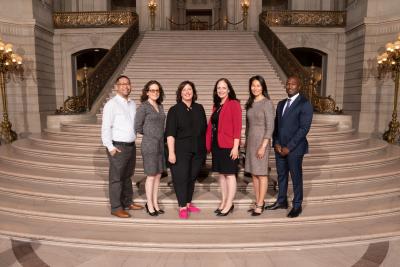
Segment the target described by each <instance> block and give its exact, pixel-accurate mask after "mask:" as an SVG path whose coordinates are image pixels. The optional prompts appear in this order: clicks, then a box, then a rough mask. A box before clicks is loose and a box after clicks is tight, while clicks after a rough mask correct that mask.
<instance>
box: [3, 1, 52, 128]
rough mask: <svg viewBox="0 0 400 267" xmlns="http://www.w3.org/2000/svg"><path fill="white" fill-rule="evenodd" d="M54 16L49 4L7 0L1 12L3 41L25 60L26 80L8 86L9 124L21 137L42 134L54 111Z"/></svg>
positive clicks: (15, 79)
mask: <svg viewBox="0 0 400 267" xmlns="http://www.w3.org/2000/svg"><path fill="white" fill-rule="evenodd" d="M15 10H18V12H15ZM51 16H52V6H51V2H49V1H39V0H32V1H25V0H14V1H7V2H2V8H1V9H0V33H1V36H2V39H3V40H4V41H5V42H11V43H12V44H14V49H15V51H16V52H17V53H18V54H20V55H22V57H23V60H24V62H23V66H24V79H23V80H22V81H21V80H19V79H17V78H15V77H11V80H10V81H9V82H8V83H7V84H6V88H7V94H8V97H7V100H8V111H9V117H10V121H11V123H12V124H13V129H14V130H16V132H17V133H18V134H20V135H26V134H28V133H31V132H40V130H41V128H43V127H44V124H43V123H44V122H45V121H46V116H47V114H50V113H52V112H54V109H55V91H54V60H53V28H52V18H51Z"/></svg>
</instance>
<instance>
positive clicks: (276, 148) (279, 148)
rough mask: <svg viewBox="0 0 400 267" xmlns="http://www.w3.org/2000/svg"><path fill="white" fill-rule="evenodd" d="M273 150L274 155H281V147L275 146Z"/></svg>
mask: <svg viewBox="0 0 400 267" xmlns="http://www.w3.org/2000/svg"><path fill="white" fill-rule="evenodd" d="M274 149H275V152H276V153H279V154H281V152H282V147H281V145H278V144H276V145H275V146H274Z"/></svg>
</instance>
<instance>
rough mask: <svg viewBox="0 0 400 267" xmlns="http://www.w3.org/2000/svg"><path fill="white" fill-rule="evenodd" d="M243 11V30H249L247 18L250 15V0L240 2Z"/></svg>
mask: <svg viewBox="0 0 400 267" xmlns="http://www.w3.org/2000/svg"><path fill="white" fill-rule="evenodd" d="M240 6H241V7H242V11H243V30H245V31H247V18H248V16H249V7H250V0H242V1H241V3H240Z"/></svg>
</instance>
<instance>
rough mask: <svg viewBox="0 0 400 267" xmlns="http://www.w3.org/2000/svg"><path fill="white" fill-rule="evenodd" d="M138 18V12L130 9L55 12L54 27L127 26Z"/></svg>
mask: <svg viewBox="0 0 400 267" xmlns="http://www.w3.org/2000/svg"><path fill="white" fill-rule="evenodd" d="M136 20H138V17H137V14H136V13H134V12H130V11H107V12H56V13H53V21H54V27H55V28H58V29H62V28H102V27H119V26H123V27H127V26H130V25H132V24H133V23H134V22H135V21H136Z"/></svg>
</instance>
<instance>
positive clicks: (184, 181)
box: [170, 152, 206, 207]
mask: <svg viewBox="0 0 400 267" xmlns="http://www.w3.org/2000/svg"><path fill="white" fill-rule="evenodd" d="M205 157H206V155H203V154H201V155H199V154H196V153H192V152H179V153H176V163H175V164H171V167H170V168H171V173H172V182H173V184H174V189H175V194H176V198H177V199H178V204H179V207H186V204H188V203H191V202H192V197H193V192H194V184H195V182H196V178H197V176H198V175H199V172H200V169H201V167H202V166H203V163H204V160H205Z"/></svg>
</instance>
